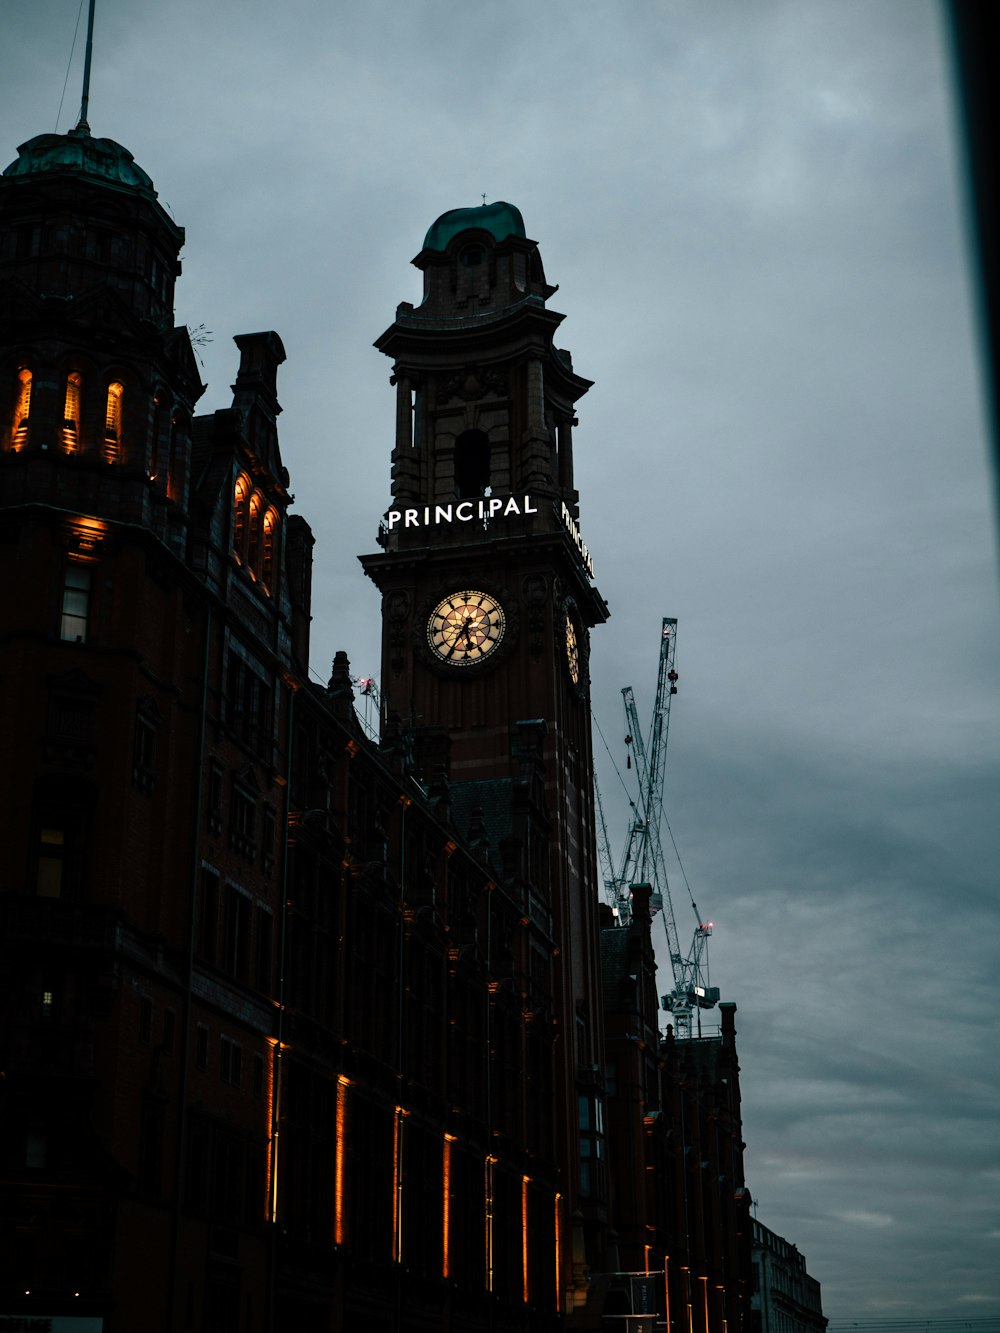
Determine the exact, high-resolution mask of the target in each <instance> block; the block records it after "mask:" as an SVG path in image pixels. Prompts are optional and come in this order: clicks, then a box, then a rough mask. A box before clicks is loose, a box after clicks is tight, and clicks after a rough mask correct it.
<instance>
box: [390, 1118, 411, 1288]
mask: <svg viewBox="0 0 1000 1333" xmlns="http://www.w3.org/2000/svg"><path fill="white" fill-rule="evenodd" d="M407 1115H409V1112H408V1111H407V1110H405V1109H404V1107H402V1106H397V1107H396V1115H395V1118H394V1120H393V1122H392V1261H393V1263H395V1264H401V1263H402V1262H403V1147H404V1143H403V1138H404V1135H403V1122H404V1121H405V1119H406V1117H407Z"/></svg>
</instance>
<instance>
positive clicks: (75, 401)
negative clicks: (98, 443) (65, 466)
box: [62, 370, 83, 454]
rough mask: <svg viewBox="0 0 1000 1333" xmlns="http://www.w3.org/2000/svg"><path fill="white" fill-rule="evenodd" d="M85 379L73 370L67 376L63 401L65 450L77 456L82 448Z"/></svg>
mask: <svg viewBox="0 0 1000 1333" xmlns="http://www.w3.org/2000/svg"><path fill="white" fill-rule="evenodd" d="M82 388H83V379H82V377H81V376H80V373H79V371H76V370H71V371H70V372H69V374H68V375H67V376H66V394H65V397H64V399H63V428H62V434H63V448H64V449H65V450H66V452H67V453H68V454H75V453H76V451H77V450H78V449H79V448H80V394H81V390H82Z"/></svg>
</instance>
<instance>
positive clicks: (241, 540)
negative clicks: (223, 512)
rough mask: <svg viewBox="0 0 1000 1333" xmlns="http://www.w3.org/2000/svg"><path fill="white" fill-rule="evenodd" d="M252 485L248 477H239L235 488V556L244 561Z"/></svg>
mask: <svg viewBox="0 0 1000 1333" xmlns="http://www.w3.org/2000/svg"><path fill="white" fill-rule="evenodd" d="M249 499H250V483H249V481H248V480H247V479H246V477H237V479H236V485H235V487H234V488H233V554H234V555H235V556H236V558H237V560H239V561H242V560H243V559H244V557H245V555H246V538H247V502H248V500H249Z"/></svg>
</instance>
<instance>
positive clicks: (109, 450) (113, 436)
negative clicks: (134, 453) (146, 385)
mask: <svg viewBox="0 0 1000 1333" xmlns="http://www.w3.org/2000/svg"><path fill="white" fill-rule="evenodd" d="M124 397H125V386H124V385H123V384H119V383H118V381H117V380H115V381H113V382H112V383H111V384H109V385H108V405H107V410H106V411H105V414H104V457H105V458H106V459H107V460H108V462H109V463H117V462H118V461H119V459H120V458H121V453H122V401H123V399H124Z"/></svg>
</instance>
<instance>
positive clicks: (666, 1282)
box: [663, 1254, 670, 1328]
mask: <svg viewBox="0 0 1000 1333" xmlns="http://www.w3.org/2000/svg"><path fill="white" fill-rule="evenodd" d="M663 1313H664V1316H665V1318H666V1321H667V1328H669V1327H670V1255H669V1254H665V1255H664V1256H663Z"/></svg>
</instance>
